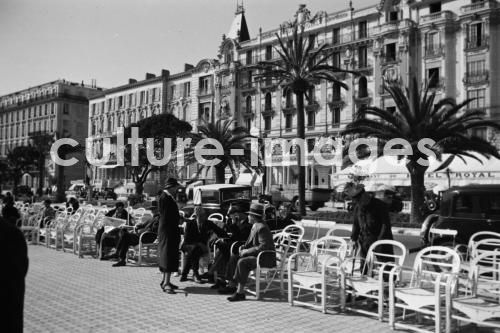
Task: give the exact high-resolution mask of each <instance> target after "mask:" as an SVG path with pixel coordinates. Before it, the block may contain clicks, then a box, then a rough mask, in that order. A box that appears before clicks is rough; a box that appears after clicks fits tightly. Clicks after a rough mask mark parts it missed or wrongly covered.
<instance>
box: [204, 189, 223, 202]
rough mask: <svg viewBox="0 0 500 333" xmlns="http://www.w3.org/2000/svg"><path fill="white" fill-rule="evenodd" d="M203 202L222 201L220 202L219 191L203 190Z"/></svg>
mask: <svg viewBox="0 0 500 333" xmlns="http://www.w3.org/2000/svg"><path fill="white" fill-rule="evenodd" d="M201 202H202V203H216V204H218V203H220V202H219V191H216V190H203V191H202V192H201Z"/></svg>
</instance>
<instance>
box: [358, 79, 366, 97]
mask: <svg viewBox="0 0 500 333" xmlns="http://www.w3.org/2000/svg"><path fill="white" fill-rule="evenodd" d="M367 85H368V83H367V80H366V77H364V76H362V77H360V78H359V82H358V97H359V98H364V97H368V88H367Z"/></svg>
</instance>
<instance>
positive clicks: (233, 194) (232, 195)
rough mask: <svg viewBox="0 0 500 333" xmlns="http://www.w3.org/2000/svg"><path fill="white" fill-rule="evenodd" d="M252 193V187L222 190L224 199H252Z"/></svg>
mask: <svg viewBox="0 0 500 333" xmlns="http://www.w3.org/2000/svg"><path fill="white" fill-rule="evenodd" d="M251 195H252V193H251V190H250V189H235V190H225V191H224V192H222V201H226V200H232V199H245V200H251V199H252V197H251Z"/></svg>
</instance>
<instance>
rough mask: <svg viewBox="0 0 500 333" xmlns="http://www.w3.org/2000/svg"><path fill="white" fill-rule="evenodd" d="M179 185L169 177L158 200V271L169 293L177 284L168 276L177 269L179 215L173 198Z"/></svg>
mask: <svg viewBox="0 0 500 333" xmlns="http://www.w3.org/2000/svg"><path fill="white" fill-rule="evenodd" d="M179 186H180V184H179V183H178V182H177V180H176V179H175V178H169V179H168V180H167V183H166V184H165V190H164V191H163V193H162V194H161V196H160V199H159V202H158V206H159V212H160V224H159V227H158V241H159V244H158V253H159V266H160V271H161V272H163V280H162V282H161V283H160V286H161V288H162V289H163V290H164V291H167V292H169V293H174V290H175V289H177V286H176V285H174V284H172V283H171V282H170V276H171V274H172V272H177V271H178V270H179V244H180V240H181V233H180V227H179V221H180V215H179V208H178V207H177V203H176V202H175V199H174V195H175V194H176V191H177V189H178V188H179Z"/></svg>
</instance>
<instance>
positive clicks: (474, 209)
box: [452, 193, 482, 218]
mask: <svg viewBox="0 0 500 333" xmlns="http://www.w3.org/2000/svg"><path fill="white" fill-rule="evenodd" d="M481 213H482V212H481V206H480V195H479V194H477V193H461V194H460V195H458V196H456V197H455V200H454V204H453V214H452V215H453V216H454V217H465V218H478V217H480V215H481Z"/></svg>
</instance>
